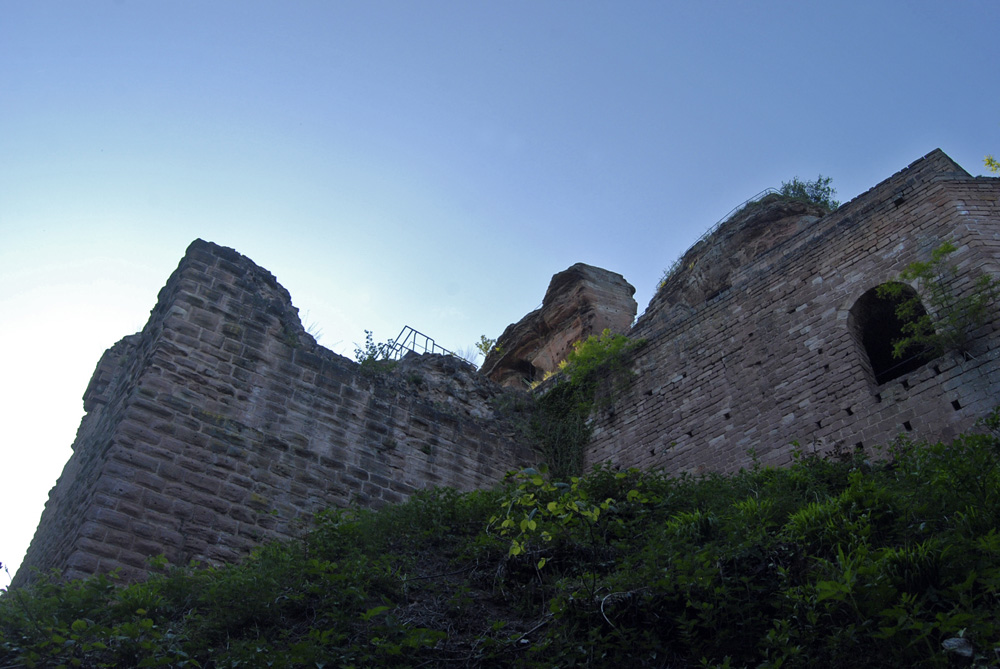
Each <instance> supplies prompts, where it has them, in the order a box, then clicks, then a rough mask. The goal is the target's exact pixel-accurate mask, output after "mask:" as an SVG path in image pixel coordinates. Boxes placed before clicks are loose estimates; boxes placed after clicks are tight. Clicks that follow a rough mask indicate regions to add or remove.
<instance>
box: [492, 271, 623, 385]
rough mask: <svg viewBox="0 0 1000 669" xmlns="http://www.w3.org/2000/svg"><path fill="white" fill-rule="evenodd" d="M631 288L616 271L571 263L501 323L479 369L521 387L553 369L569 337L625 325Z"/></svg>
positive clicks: (569, 347)
mask: <svg viewBox="0 0 1000 669" xmlns="http://www.w3.org/2000/svg"><path fill="white" fill-rule="evenodd" d="M634 294H635V287H633V286H632V285H631V284H630V283H629V282H627V281H626V280H625V278H624V277H623V276H622V275H621V274H616V273H615V272H610V271H608V270H606V269H601V268H600V267H593V266H592V265H585V264H583V263H577V264H575V265H573V266H572V267H570V268H569V269H566V270H564V271H562V272H559V273H558V274H556V275H555V276H553V277H552V281H551V282H550V283H549V287H548V290H546V291H545V297H544V299H543V300H542V306H541V307H540V308H538V309H536V310H534V311H532V312H531V313H529V314H528V315H527V316H525V317H524V318H522V319H521V320H520V321H518V322H517V323H513V324H511V325H509V326H507V329H506V330H504V331H503V334H502V335H500V338H499V339H497V342H496V346H495V347H494V349H493V351H492V352H490V354H489V355H488V356H487V357H486V360H485V361H483V366H482V369H481V370H480V371H481V372H482V373H483V374H485V375H486V376H488V377H489V378H490V379H493V380H494V381H496V382H497V383H500V384H503V385H505V386H514V387H519V388H523V387H524V386H525V382H526V381H532V380H536V379H541V378H542V376H543V375H544V373H545V372H553V371H555V370H556V369H557V368H558V367H559V363H560V362H562V361H563V360H565V359H566V356H567V355H568V354H569V352H570V351H571V350H572V349H573V344H574V342H578V341H581V340H583V339H586V338H587V337H589V336H590V335H593V334H600V333H601V332H602V331H603V330H605V329H609V330H611V331H612V332H618V333H621V332H626V331H628V329H629V328H630V327H631V325H632V321H633V319H634V318H635V314H636V308H637V306H636V302H635V300H634V299H633V298H632V296H633V295H634Z"/></svg>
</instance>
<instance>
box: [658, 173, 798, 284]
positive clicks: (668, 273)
mask: <svg viewBox="0 0 1000 669" xmlns="http://www.w3.org/2000/svg"><path fill="white" fill-rule="evenodd" d="M775 193H777V194H780V193H781V191H779V190H778V189H777V188H765V189H764V190H762V191H761V192H759V193H757V194H756V195H754V196H753V197H750V198H747V199H746V200H744V201H743V202H740V203H739V204H738V205H736V206H735V207H733V208H732V209H730V210H729V213H728V214H726V215H725V216H723V217H722V218H720V219H719V221H718V222H717V223H716V224H715V225H713V226H712V227H710V228H709V229H708V230H707V231H706V232H705V233H704V234H703V235H702V236H701V237H699V238H698V239H697V240H696V241H695V243H694V244H692V245H691V246H690V247H688V250H691V249H693V248H694V247H696V246H698V244H701V243H702V242H703V241H705V240H706V239H708V238H709V237H711V236H712V235H714V234H715V231H716V230H718V229H719V228H720V227H722V224H723V223H725V222H726V221H728V220H729V219H730V218H732V216H733V214H735V213H736V212H738V211H739V210H740V209H742V208H743V207H745V206H747V205H748V204H750V203H751V202H756V201H758V200H763V199H764V198H765V197H767V196H768V195H771V194H775ZM686 254H687V251H685V252H684V253H682V254H681V255H680V257H678V258H677V260H675V261H673V262H672V263H671V264H670V267H668V268H667V269H666V270H665V271H664V272H663V276H662V277H661V278H660V283H659V285H660V286H662V285H663V284H664V283H666V282H667V280H668V279H670V277H672V276H673V275H674V273H675V272H676V271H677V270H678V268H679V267H680V266H681V261H682V260H684V256H685V255H686Z"/></svg>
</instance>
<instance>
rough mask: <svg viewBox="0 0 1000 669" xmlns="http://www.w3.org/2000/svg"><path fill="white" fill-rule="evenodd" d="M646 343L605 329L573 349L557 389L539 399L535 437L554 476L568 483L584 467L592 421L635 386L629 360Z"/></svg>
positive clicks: (560, 376)
mask: <svg viewBox="0 0 1000 669" xmlns="http://www.w3.org/2000/svg"><path fill="white" fill-rule="evenodd" d="M644 344H645V340H641V341H632V340H630V339H629V338H628V337H626V336H625V335H622V334H614V333H612V332H611V331H610V330H608V329H605V330H604V331H603V332H601V334H600V335H591V336H589V337H588V338H587V339H585V340H582V341H579V342H576V343H575V344H573V350H572V351H570V353H569V355H568V356H567V357H566V360H565V361H564V362H563V363H562V364H561V365H560V368H559V370H560V374H559V378H558V379H557V382H556V383H555V385H554V386H553V387H551V388H549V389H547V390H545V391H544V394H543V395H541V396H540V397H539V398H538V401H537V403H536V408H535V412H534V415H533V417H532V419H531V425H530V427H531V435H532V437H533V438H534V441H535V443H536V445H537V447H538V449H539V451H540V452H541V454H542V456H543V458H544V459H545V461H546V463H547V464H548V467H549V469H550V471H551V472H552V475H553V476H555V477H557V478H566V477H569V476H571V475H574V474H579V473H580V472H581V469H582V467H583V448H584V446H585V445H586V443H587V442H588V441H589V440H590V436H591V426H590V422H589V420H590V417H591V414H592V412H593V411H594V410H595V409H599V408H605V407H609V406H611V405H612V404H613V403H614V400H615V399H616V397H617V395H618V394H619V393H620V392H621V391H622V390H623V389H624V388H625V387H626V386H627V385H628V384H629V383H630V382H631V380H632V377H633V376H634V372H632V370H631V369H629V367H628V361H629V357H628V356H629V354H630V353H631V352H632V351H634V350H636V349H637V348H639V347H641V346H643V345H644Z"/></svg>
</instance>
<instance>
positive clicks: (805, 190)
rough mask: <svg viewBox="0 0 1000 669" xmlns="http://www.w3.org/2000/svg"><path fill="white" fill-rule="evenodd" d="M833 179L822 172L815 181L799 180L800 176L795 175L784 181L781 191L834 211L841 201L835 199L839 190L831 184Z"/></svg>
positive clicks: (786, 195)
mask: <svg viewBox="0 0 1000 669" xmlns="http://www.w3.org/2000/svg"><path fill="white" fill-rule="evenodd" d="M831 181H833V179H831V178H830V177H824V176H823V175H822V174H820V175H819V176H817V177H816V180H815V181H799V178H798V177H795V178H794V179H792V180H791V181H782V182H781V189H780V191H779V192H780V193H781V195H782V196H784V197H787V198H791V199H793V200H803V201H804V202H812V203H813V204H818V205H819V206H821V207H823V208H824V209H826V210H827V211H833V210H834V209H836V208H837V207H839V206H840V202H838V201H837V200H834V199H833V196H834V195H836V194H837V191H836V189H834V188H833V187H832V186H831V185H830V182H831Z"/></svg>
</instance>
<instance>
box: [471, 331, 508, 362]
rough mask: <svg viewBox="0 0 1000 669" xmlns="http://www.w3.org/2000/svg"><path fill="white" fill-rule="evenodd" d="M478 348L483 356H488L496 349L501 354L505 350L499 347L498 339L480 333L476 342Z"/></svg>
mask: <svg viewBox="0 0 1000 669" xmlns="http://www.w3.org/2000/svg"><path fill="white" fill-rule="evenodd" d="M475 346H476V349H477V350H478V351H479V352H480V353H482V354H483V357H484V358H485V357H487V356H488V355H489V354H490V353H493V352H494V351H495V352H496V353H497V354H498V355H499V354H501V353H502V352H503V351H502V350H501V349H499V348H497V340H496V339H490V338H488V337H487V336H486V335H479V341H477V342H476V344H475Z"/></svg>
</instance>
